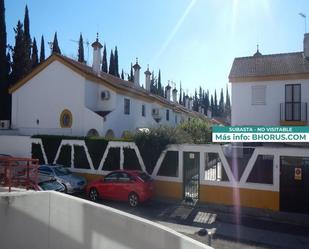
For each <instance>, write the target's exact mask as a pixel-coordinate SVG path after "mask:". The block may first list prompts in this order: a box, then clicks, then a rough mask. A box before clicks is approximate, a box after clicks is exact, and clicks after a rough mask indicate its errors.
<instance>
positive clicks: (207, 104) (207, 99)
mask: <svg viewBox="0 0 309 249" xmlns="http://www.w3.org/2000/svg"><path fill="white" fill-rule="evenodd" d="M209 102H210V101H209V91H208V90H207V93H206V95H205V106H204V108H205V109H204V113H205V114H207V111H208V110H209V105H210V103H209Z"/></svg>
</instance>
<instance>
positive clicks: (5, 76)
mask: <svg viewBox="0 0 309 249" xmlns="http://www.w3.org/2000/svg"><path fill="white" fill-rule="evenodd" d="M9 72H10V64H9V54H7V34H6V25H5V7H4V0H0V120H2V119H10V111H11V110H10V109H11V108H10V106H11V104H10V94H9V93H8V88H9Z"/></svg>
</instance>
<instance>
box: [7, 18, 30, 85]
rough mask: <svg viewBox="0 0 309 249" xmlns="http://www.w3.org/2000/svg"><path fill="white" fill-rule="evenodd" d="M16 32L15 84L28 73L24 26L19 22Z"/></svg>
mask: <svg viewBox="0 0 309 249" xmlns="http://www.w3.org/2000/svg"><path fill="white" fill-rule="evenodd" d="M14 31H15V46H14V48H13V62H12V73H11V82H12V83H13V84H14V83H16V82H17V81H18V80H20V79H21V78H22V77H24V76H25V75H26V73H27V71H26V64H27V61H26V51H25V47H24V31H23V25H22V24H21V22H20V21H18V23H17V26H16V28H15V29H14Z"/></svg>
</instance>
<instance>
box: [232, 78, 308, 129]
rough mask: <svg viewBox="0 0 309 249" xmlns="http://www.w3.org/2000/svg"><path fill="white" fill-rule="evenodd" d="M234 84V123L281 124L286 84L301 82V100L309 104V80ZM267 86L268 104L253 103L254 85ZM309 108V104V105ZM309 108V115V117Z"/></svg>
mask: <svg viewBox="0 0 309 249" xmlns="http://www.w3.org/2000/svg"><path fill="white" fill-rule="evenodd" d="M231 84H232V125H280V104H281V103H284V102H285V85H286V84H301V101H302V102H307V103H308V104H307V105H309V80H285V81H258V82H239V83H234V82H233V83H231ZM261 85H264V86H266V104H265V105H252V86H261ZM308 109H309V106H308ZM308 109H307V117H309V113H308Z"/></svg>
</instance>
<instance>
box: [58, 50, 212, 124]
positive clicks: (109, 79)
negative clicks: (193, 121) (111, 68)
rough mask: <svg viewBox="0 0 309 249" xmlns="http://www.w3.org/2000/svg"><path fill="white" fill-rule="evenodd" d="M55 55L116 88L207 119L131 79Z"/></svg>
mask: <svg viewBox="0 0 309 249" xmlns="http://www.w3.org/2000/svg"><path fill="white" fill-rule="evenodd" d="M53 56H56V57H58V58H61V59H63V60H65V61H66V62H67V63H69V64H70V65H72V66H73V67H75V68H77V69H79V70H80V71H82V72H83V73H85V74H87V75H91V76H93V77H96V78H98V79H99V80H103V81H104V82H105V83H107V84H110V85H111V86H113V87H115V88H118V89H122V90H125V91H126V92H130V93H135V94H137V95H142V96H144V97H149V98H150V99H152V100H157V101H158V102H160V103H163V104H165V105H167V106H169V107H170V108H171V109H174V110H175V111H178V112H185V113H188V114H190V115H192V116H195V117H199V118H202V119H206V116H205V115H203V114H201V113H198V112H195V111H190V110H188V109H187V108H185V107H184V106H182V105H180V104H178V103H175V102H172V101H169V100H167V99H166V98H163V97H161V96H158V95H155V94H152V93H150V92H148V91H147V90H145V89H144V88H143V87H140V86H137V85H135V84H134V83H133V82H131V81H126V80H122V79H121V78H118V77H116V76H114V75H111V74H108V73H105V72H100V74H96V73H95V72H94V71H93V70H92V67H90V66H88V65H86V64H84V63H81V62H78V61H76V60H73V59H71V58H69V57H66V56H63V55H59V54H54V55H53Z"/></svg>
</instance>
